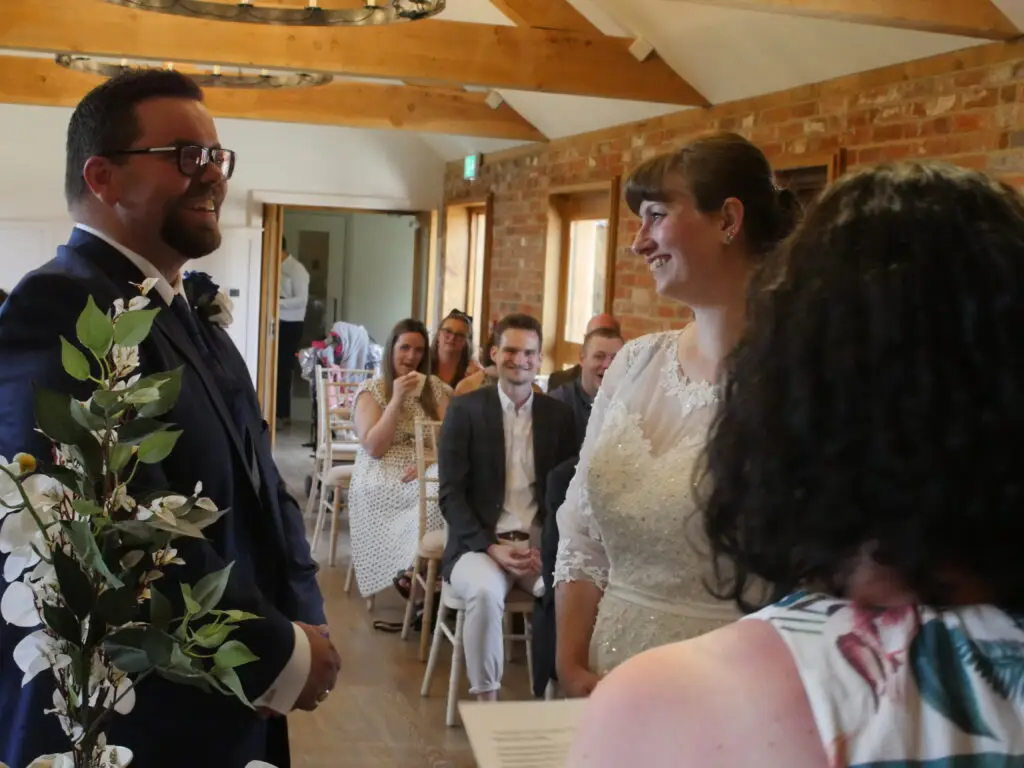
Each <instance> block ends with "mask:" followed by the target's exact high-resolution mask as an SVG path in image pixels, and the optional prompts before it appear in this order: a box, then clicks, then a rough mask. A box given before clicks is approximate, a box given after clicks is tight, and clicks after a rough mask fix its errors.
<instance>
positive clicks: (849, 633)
mask: <svg viewBox="0 0 1024 768" xmlns="http://www.w3.org/2000/svg"><path fill="white" fill-rule="evenodd" d="M771 266H772V269H771V270H769V271H768V272H767V273H766V274H765V280H764V283H763V285H764V286H765V289H764V290H763V291H761V292H760V293H759V294H758V295H755V296H754V297H753V299H752V306H751V317H750V322H749V324H748V326H747V329H746V331H745V333H744V336H743V338H742V340H741V341H740V343H739V345H738V347H737V350H736V352H735V354H734V355H733V357H732V358H731V359H730V361H729V363H728V366H727V369H726V372H725V379H726V385H725V389H724V393H723V402H722V405H721V408H720V414H719V416H718V418H717V420H716V423H715V425H714V428H713V430H712V434H711V436H710V439H709V442H708V445H707V460H706V466H705V467H704V470H705V474H706V478H707V481H708V483H709V487H706V492H705V493H702V496H703V497H704V500H703V504H702V512H703V526H704V529H705V531H706V534H707V539H708V540H709V541H710V544H711V548H712V551H713V553H714V555H715V556H716V557H717V565H718V566H719V567H718V568H716V572H717V573H716V577H717V578H716V579H715V580H714V582H717V590H718V591H719V593H720V594H722V595H723V596H726V597H731V598H734V599H736V600H737V601H738V602H742V601H741V598H742V597H743V593H744V585H745V583H746V582H748V581H749V580H750V579H752V578H760V579H762V580H767V581H770V582H774V583H776V584H779V585H780V586H781V587H783V588H796V589H803V590H808V591H807V592H804V593H800V592H797V593H794V594H792V595H791V596H789V597H787V598H785V599H783V600H782V601H780V602H778V603H777V604H775V605H773V606H771V607H768V608H766V609H764V610H762V611H761V612H759V613H756V614H753V615H752V616H749V617H748V618H746V619H745V620H743V621H740V622H737V623H736V624H733V625H732V626H729V627H726V628H724V629H721V630H719V631H717V632H714V633H712V634H709V635H707V636H705V637H702V638H699V639H696V640H689V641H687V642H683V643H676V644H674V645H666V646H665V647H663V648H658V649H656V650H654V651H651V652H649V653H646V654H643V655H641V656H639V657H638V658H636V659H633V660H632V661H630V662H627V663H626V664H625V665H623V666H622V667H620V668H619V669H618V670H616V671H615V672H613V673H612V674H611V675H610V676H609V677H608V678H607V679H606V680H605V681H604V682H602V683H601V685H600V686H598V688H597V691H596V692H595V694H594V698H593V700H592V701H591V703H590V705H589V707H588V712H587V713H586V714H585V715H584V716H583V718H582V719H581V721H580V722H581V730H580V732H579V733H578V734H577V745H576V748H575V751H574V755H573V756H572V758H571V759H570V760H569V762H568V765H570V766H573V767H574V768H575V766H585V767H586V768H611V767H612V766H620V765H627V764H633V765H642V766H645V768H661V767H664V768H668V767H669V766H671V767H672V768H675V766H747V765H756V766H759V768H827V767H828V766H861V767H862V768H864V767H866V766H893V767H895V766H904V767H907V768H909V767H910V766H918V767H919V768H923V767H924V766H929V767H930V768H939V767H940V766H948V767H950V768H951V767H952V766H964V768H967V767H968V766H970V767H971V768H982V767H983V766H1005V767H1007V768H1008V767H1009V766H1019V765H1021V764H1022V759H1021V755H1024V714H1022V712H1024V710H1022V704H1024V688H1022V685H1021V682H1022V679H1024V569H1022V568H1021V542H1022V541H1024V515H1022V514H1021V499H1022V498H1024V479H1022V478H1024V452H1022V451H1021V449H1020V446H1021V444H1022V443H1024V336H1022V335H1021V328H1024V200H1022V199H1021V197H1020V195H1019V194H1018V193H1017V192H1016V191H1015V190H1014V189H1012V188H1011V187H1010V186H1008V185H1007V184H1005V183H1002V182H999V181H995V180H993V179H991V178H988V177H986V176H985V175H983V174H981V173H978V172H975V171H970V170H967V169H964V168H957V167H954V166H951V165H945V164H937V163H935V164H932V163H928V164H921V163H901V164H897V165H885V166H880V167H877V168H870V169H866V170H863V171H860V172H857V173H854V174H851V175H850V176H847V177H845V178H844V179H841V180H840V181H839V182H837V183H836V184H835V185H834V186H833V187H832V188H831V189H830V190H828V191H827V192H826V193H825V194H824V196H823V197H822V198H821V200H820V201H819V202H818V203H817V204H816V205H815V206H814V208H813V209H812V210H811V212H810V214H809V215H808V217H807V219H806V221H805V222H804V224H803V225H802V226H801V228H800V229H799V230H798V231H797V233H796V234H795V236H794V237H793V238H792V240H791V241H790V242H788V243H787V245H786V246H785V247H784V249H783V250H782V252H781V253H780V254H779V255H778V258H777V259H773V262H772V264H771ZM702 488H705V486H703V485H702ZM714 582H713V583H714ZM744 607H745V606H744Z"/></svg>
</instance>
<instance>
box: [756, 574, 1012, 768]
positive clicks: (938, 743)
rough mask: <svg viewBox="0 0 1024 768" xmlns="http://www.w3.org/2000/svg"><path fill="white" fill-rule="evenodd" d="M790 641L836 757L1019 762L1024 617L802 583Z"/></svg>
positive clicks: (941, 764)
mask: <svg viewBox="0 0 1024 768" xmlns="http://www.w3.org/2000/svg"><path fill="white" fill-rule="evenodd" d="M751 619H755V620H762V621H767V622H769V623H771V624H772V625H773V626H774V627H775V628H776V629H777V630H778V632H779V634H780V635H781V637H782V639H783V640H784V641H785V642H786V644H787V645H788V646H789V649H790V652H791V653H792V654H793V659H794V661H795V663H796V667H797V669H798V671H799V673H800V678H801V680H802V681H803V684H804V689H805V690H806V692H807V698H808V701H809V702H810V705H811V710H812V711H813V713H814V719H815V722H816V724H817V726H818V732H819V734H820V735H821V738H822V742H823V744H824V746H825V750H826V752H827V753H828V755H829V765H830V766H832V768H839V766H851V768H852V767H855V768H961V767H962V768H996V766H999V768H1024V616H1022V615H1013V614H1009V613H1006V612H1005V611H1003V610H1000V609H999V608H996V607H994V606H991V605H975V606H959V607H956V608H950V609H936V608H931V607H927V606H921V605H905V606H900V607H895V608H875V609H872V608H863V607H860V606H854V605H853V604H852V603H851V602H849V601H848V600H839V599H836V598H833V597H828V596H825V595H820V594H809V593H803V592H802V593H797V594H794V595H791V596H790V597H787V598H785V599H784V600H782V601H780V602H778V603H776V604H775V605H772V606H770V607H768V608H765V609H764V610H762V611H759V612H758V613H755V614H753V615H751V616H748V617H747V619H746V620H751Z"/></svg>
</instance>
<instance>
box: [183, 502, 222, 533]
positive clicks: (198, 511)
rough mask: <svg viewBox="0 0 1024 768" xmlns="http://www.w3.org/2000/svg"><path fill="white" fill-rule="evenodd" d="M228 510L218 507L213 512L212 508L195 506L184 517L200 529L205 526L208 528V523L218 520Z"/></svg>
mask: <svg viewBox="0 0 1024 768" xmlns="http://www.w3.org/2000/svg"><path fill="white" fill-rule="evenodd" d="M226 512H227V510H226V509H218V510H216V511H213V512H211V511H210V510H208V509H203V508H202V507H194V508H193V509H192V511H191V512H189V513H188V514H187V515H185V518H184V519H185V520H187V521H188V522H190V523H192V525H194V526H195V527H196V528H198V529H199V530H202V529H203V528H206V527H207V526H208V525H211V524H213V523H215V522H217V520H218V519H220V518H221V517H222V516H223V515H224V513H226Z"/></svg>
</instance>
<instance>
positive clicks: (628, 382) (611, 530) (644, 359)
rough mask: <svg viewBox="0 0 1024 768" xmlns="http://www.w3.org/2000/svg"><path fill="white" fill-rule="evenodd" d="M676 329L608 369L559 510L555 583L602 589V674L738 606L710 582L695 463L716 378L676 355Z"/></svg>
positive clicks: (596, 641) (634, 348) (597, 660)
mask: <svg viewBox="0 0 1024 768" xmlns="http://www.w3.org/2000/svg"><path fill="white" fill-rule="evenodd" d="M678 340H679V331H669V332H665V333H656V334H651V335H649V336H643V337H641V338H639V339H636V340H634V341H631V342H629V343H628V344H626V346H625V347H624V348H623V349H622V351H621V352H620V353H619V354H618V356H617V357H616V358H615V362H614V363H613V364H612V366H611V368H609V369H608V372H607V373H606V374H605V377H604V382H603V383H602V385H601V389H600V391H599V393H598V396H597V399H596V400H595V402H594V407H593V411H592V413H591V416H590V423H589V425H588V427H587V437H586V440H585V441H584V443H583V448H582V450H581V452H580V461H579V465H578V466H577V469H576V476H575V477H574V478H573V481H572V483H571V484H570V486H569V491H568V495H567V496H566V500H565V503H564V504H563V505H562V507H561V508H560V509H559V511H558V528H559V545H558V558H557V561H556V564H555V584H556V585H557V584H559V583H561V582H568V581H574V580H586V581H591V582H593V583H595V584H597V585H598V586H599V587H601V588H602V589H603V590H604V596H603V597H602V599H601V603H600V607H599V609H598V615H597V623H596V625H595V627H594V634H593V639H592V640H591V644H590V664H591V669H592V670H593V671H594V672H597V673H598V674H604V673H606V672H608V671H609V670H611V669H612V668H614V667H615V666H617V665H618V664H620V663H622V662H623V661H625V660H626V659H628V658H630V657H631V656H635V655H636V654H638V653H640V652H641V651H645V650H647V649H648V648H653V647H655V646H658V645H664V644H666V643H671V642H676V641H679V640H685V639H687V638H690V637H694V636H696V635H700V634H703V633H705V632H710V631H711V630H713V629H717V628H718V627H721V626H723V625H724V624H728V623H729V622H732V621H735V620H736V619H737V618H739V616H740V614H739V612H738V611H737V610H736V608H735V607H734V606H733V604H732V603H727V602H722V601H718V600H716V599H715V598H713V597H712V596H711V595H710V594H708V591H707V589H706V588H705V587H704V581H705V579H706V578H707V576H708V575H709V574H710V558H709V555H708V554H707V552H708V548H707V546H706V545H705V543H704V542H705V541H706V540H705V539H704V537H703V534H702V527H701V521H700V520H699V519H697V515H696V509H695V501H694V495H693V490H694V481H695V476H694V467H695V464H696V462H697V460H698V459H699V458H700V455H701V450H702V448H703V446H704V442H705V438H706V435H707V429H708V427H709V425H710V423H711V420H712V418H713V416H714V408H715V404H716V402H717V387H715V386H714V385H711V384H707V383H702V382H694V381H690V380H689V379H687V378H686V376H685V375H684V374H683V372H682V369H681V368H680V365H679V359H678V352H677V343H678Z"/></svg>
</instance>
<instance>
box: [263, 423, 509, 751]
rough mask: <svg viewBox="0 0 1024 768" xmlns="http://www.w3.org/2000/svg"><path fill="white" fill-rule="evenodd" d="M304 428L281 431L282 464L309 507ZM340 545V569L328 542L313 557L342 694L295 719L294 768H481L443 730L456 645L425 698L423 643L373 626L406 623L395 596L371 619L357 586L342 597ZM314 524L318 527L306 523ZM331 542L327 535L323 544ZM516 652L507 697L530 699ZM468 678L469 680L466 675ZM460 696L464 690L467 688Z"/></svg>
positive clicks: (344, 563)
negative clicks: (330, 562) (336, 654)
mask: <svg viewBox="0 0 1024 768" xmlns="http://www.w3.org/2000/svg"><path fill="white" fill-rule="evenodd" d="M306 440H308V425H304V426H302V427H301V428H293V429H289V430H285V431H283V432H279V433H278V439H277V459H278V465H279V466H280V468H281V471H282V474H283V476H284V478H285V481H286V482H287V483H288V485H289V487H290V488H291V489H292V491H293V493H294V494H295V496H296V497H297V498H298V499H299V501H300V502H301V503H303V504H304V503H305V493H304V481H305V477H306V476H307V475H308V474H309V472H310V469H311V468H312V463H313V462H312V458H311V455H310V449H308V448H302V447H301V444H302V443H303V442H305V441H306ZM344 520H345V518H344V517H343V532H342V536H341V539H340V540H339V542H338V559H337V565H336V567H334V568H330V567H328V566H327V565H326V563H327V546H328V545H327V543H326V542H325V543H324V545H323V546H321V547H320V551H319V552H318V553H316V554H317V555H318V558H319V560H320V562H321V563H323V567H322V570H321V571H320V587H321V589H322V590H323V593H324V599H325V601H326V605H327V619H328V621H329V622H330V627H331V637H332V639H333V640H334V644H335V646H337V648H338V650H339V652H340V654H341V659H342V669H341V675H340V677H339V679H338V686H337V688H336V689H335V690H334V693H333V694H332V695H331V697H330V698H329V699H328V700H327V701H326V702H324V704H322V705H321V706H320V707H319V708H318V709H317V711H316V712H313V713H304V712H300V713H296V714H295V715H292V716H291V717H290V718H289V728H290V733H291V742H292V765H293V766H295V768H340V767H343V766H353V768H356V767H357V766H358V767H361V766H382V767H385V766H386V767H387V768H426V766H431V767H432V768H456V767H457V768H470V767H471V766H474V765H475V762H474V761H473V758H472V757H471V753H470V750H469V744H468V742H467V740H466V734H465V732H464V731H463V730H462V728H461V727H456V728H448V727H446V726H445V724H444V709H445V692H446V690H447V683H448V672H449V668H450V667H449V661H450V659H451V646H450V645H449V644H447V643H446V644H445V645H444V646H443V654H442V663H440V664H439V665H438V670H437V673H436V674H435V676H434V683H433V688H432V691H431V694H432V695H431V696H430V697H429V698H426V699H424V698H422V697H421V696H420V685H421V683H422V681H423V672H424V670H425V668H426V665H425V664H421V663H420V662H419V660H418V658H417V651H418V645H419V642H418V641H419V635H413V636H411V637H410V639H409V641H408V642H402V640H401V638H400V637H399V635H398V634H387V633H383V632H378V631H375V630H374V629H373V626H372V624H373V621H374V620H375V619H384V620H387V621H401V618H402V610H403V605H404V604H403V603H402V601H401V598H400V597H399V596H398V594H397V593H396V592H394V591H393V590H391V591H388V592H386V593H382V594H380V595H378V597H377V605H376V608H375V610H374V612H373V613H372V614H370V613H368V612H367V609H366V603H365V601H364V600H363V599H362V598H361V597H360V596H359V594H358V590H357V589H355V588H353V590H352V594H351V595H346V594H345V591H344V585H345V571H346V569H347V567H348V552H349V547H348V530H347V524H346V523H345V522H344ZM309 526H310V527H311V526H312V521H309ZM325 538H327V539H329V536H328V537H325ZM522 657H523V654H522V650H521V645H520V648H519V649H518V652H517V659H516V661H514V662H512V663H510V664H506V666H505V680H504V688H503V691H502V698H507V699H525V698H527V697H528V696H529V681H528V679H527V673H526V664H525V662H524V661H523V660H522ZM463 680H465V674H463ZM462 695H463V697H468V686H467V684H465V683H464V684H463V694H462Z"/></svg>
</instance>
